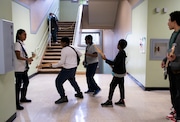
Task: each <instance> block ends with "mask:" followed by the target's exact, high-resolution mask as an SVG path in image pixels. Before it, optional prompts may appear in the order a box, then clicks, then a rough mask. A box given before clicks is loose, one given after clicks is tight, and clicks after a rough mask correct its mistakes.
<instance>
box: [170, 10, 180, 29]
mask: <svg viewBox="0 0 180 122" xmlns="http://www.w3.org/2000/svg"><path fill="white" fill-rule="evenodd" d="M169 16H170V20H171V21H172V22H173V21H176V23H177V24H178V25H179V26H180V11H174V12H172V13H170V14H169Z"/></svg>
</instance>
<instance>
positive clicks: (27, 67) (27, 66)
mask: <svg viewBox="0 0 180 122" xmlns="http://www.w3.org/2000/svg"><path fill="white" fill-rule="evenodd" d="M18 42H19V41H18ZM19 44H20V45H21V48H22V50H23V52H24V54H25V57H26V58H28V55H27V52H26V50H25V49H24V47H23V46H22V44H21V42H19ZM28 69H29V65H28V61H27V60H26V70H28Z"/></svg>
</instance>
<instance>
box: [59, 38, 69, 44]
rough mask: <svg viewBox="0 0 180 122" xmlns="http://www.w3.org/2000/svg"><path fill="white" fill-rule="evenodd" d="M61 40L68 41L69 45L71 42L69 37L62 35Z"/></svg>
mask: <svg viewBox="0 0 180 122" xmlns="http://www.w3.org/2000/svg"><path fill="white" fill-rule="evenodd" d="M61 42H66V44H67V45H69V44H70V39H69V38H68V37H62V38H61Z"/></svg>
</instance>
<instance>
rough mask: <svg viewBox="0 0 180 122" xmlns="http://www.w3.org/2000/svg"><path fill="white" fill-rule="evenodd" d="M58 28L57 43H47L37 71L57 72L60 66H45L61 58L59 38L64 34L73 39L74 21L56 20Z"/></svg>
mask: <svg viewBox="0 0 180 122" xmlns="http://www.w3.org/2000/svg"><path fill="white" fill-rule="evenodd" d="M58 27H59V30H58V32H57V41H58V43H51V45H49V44H48V45H47V47H46V50H45V52H44V56H43V57H42V61H41V64H40V66H41V67H40V68H39V69H38V73H58V72H59V71H60V70H61V68H51V67H49V66H46V65H45V64H47V63H56V62H58V61H59V60H60V59H61V49H62V47H61V45H60V43H61V38H62V37H64V36H66V37H69V39H70V40H71V43H72V40H73V36H74V28H75V22H58Z"/></svg>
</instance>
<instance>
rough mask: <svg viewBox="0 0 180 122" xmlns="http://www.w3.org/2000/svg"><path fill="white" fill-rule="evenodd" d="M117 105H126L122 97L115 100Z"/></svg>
mask: <svg viewBox="0 0 180 122" xmlns="http://www.w3.org/2000/svg"><path fill="white" fill-rule="evenodd" d="M115 105H120V106H126V105H125V102H124V100H123V99H120V100H119V101H118V102H115Z"/></svg>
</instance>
